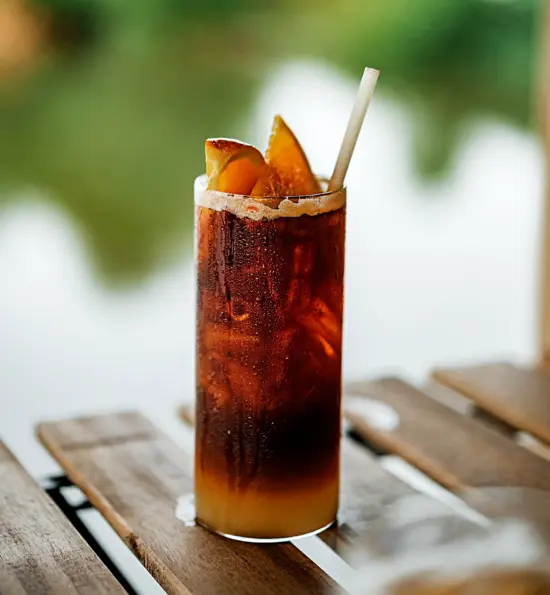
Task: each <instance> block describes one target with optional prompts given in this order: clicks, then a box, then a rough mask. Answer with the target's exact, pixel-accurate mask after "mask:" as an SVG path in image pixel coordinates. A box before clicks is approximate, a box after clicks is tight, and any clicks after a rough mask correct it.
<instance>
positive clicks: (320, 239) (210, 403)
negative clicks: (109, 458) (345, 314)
mask: <svg viewBox="0 0 550 595" xmlns="http://www.w3.org/2000/svg"><path fill="white" fill-rule="evenodd" d="M321 183H322V184H324V187H326V182H324V181H322V180H321ZM345 202H346V191H345V189H344V190H341V191H338V192H332V193H328V192H326V193H322V194H318V195H313V196H306V197H296V198H286V199H280V198H268V199H265V198H252V197H244V196H235V195H231V194H225V193H221V192H217V191H213V190H208V189H206V180H205V176H201V177H200V178H197V180H196V182H195V204H196V213H195V214H196V227H195V231H196V260H197V276H198V288H197V352H196V354H197V401H196V450H195V504H196V511H197V520H198V521H199V522H200V523H201V524H203V525H204V526H206V527H208V528H210V529H212V530H213V531H216V532H217V533H221V534H223V535H226V536H228V537H233V538H237V539H243V540H250V541H284V540H287V539H291V538H294V537H298V536H301V535H307V534H311V533H316V532H319V531H322V530H323V529H325V528H326V527H328V526H330V525H331V524H332V523H333V522H334V521H335V519H336V513H337V508H338V491H339V448H340V392H341V367H342V355H341V353H342V310H343V281H344V238H345Z"/></svg>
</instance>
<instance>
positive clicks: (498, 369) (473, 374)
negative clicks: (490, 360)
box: [433, 363, 550, 443]
mask: <svg viewBox="0 0 550 595" xmlns="http://www.w3.org/2000/svg"><path fill="white" fill-rule="evenodd" d="M433 377H434V379H435V380H437V382H440V383H441V384H443V385H445V386H448V387H450V388H452V389H454V390H456V391H458V392H460V393H462V394H464V395H465V396H467V397H468V398H470V399H472V401H474V402H475V403H476V405H478V406H479V407H480V408H482V409H484V410H486V411H488V412H489V413H491V414H492V415H494V416H495V417H497V418H499V419H501V420H503V421H505V422H507V423H508V424H510V425H512V426H514V427H516V428H517V429H518V430H523V431H526V432H530V433H531V434H533V436H536V437H537V438H540V439H541V440H543V441H544V442H547V443H550V378H549V377H548V376H547V375H546V374H543V373H540V372H537V371H535V370H527V369H522V368H519V367H516V366H513V365H511V364H507V363H496V364H485V365H479V366H470V367H463V368H451V369H439V370H435V371H434V372H433Z"/></svg>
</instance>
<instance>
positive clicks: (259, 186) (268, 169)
mask: <svg viewBox="0 0 550 595" xmlns="http://www.w3.org/2000/svg"><path fill="white" fill-rule="evenodd" d="M291 194H293V193H292V191H291V189H290V188H287V187H285V185H284V182H283V180H282V179H281V176H280V175H279V172H278V171H277V170H276V169H275V168H274V167H273V166H272V165H270V164H269V163H264V165H263V167H262V168H260V175H259V177H258V181H257V182H256V184H255V185H254V188H253V189H252V192H251V193H250V195H251V196H289V195H291Z"/></svg>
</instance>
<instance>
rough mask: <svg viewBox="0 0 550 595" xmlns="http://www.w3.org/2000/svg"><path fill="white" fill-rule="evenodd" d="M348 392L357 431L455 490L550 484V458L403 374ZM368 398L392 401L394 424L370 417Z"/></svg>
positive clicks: (348, 415) (349, 411)
mask: <svg viewBox="0 0 550 595" xmlns="http://www.w3.org/2000/svg"><path fill="white" fill-rule="evenodd" d="M345 393H346V398H345V399H344V412H345V416H346V418H347V419H348V420H349V421H350V423H351V424H352V426H353V427H354V428H355V429H356V430H357V432H359V433H360V434H361V435H362V436H364V437H365V438H366V439H367V440H370V441H372V442H374V443H375V444H377V445H379V446H381V447H382V448H384V449H386V450H387V451H389V452H391V453H394V454H398V455H400V456H401V457H403V458H404V459H405V460H407V461H408V462H410V463H411V464H413V465H415V466H416V467H418V468H419V469H420V470H422V471H423V472H424V473H426V474H427V475H429V476H430V477H432V478H433V479H435V480H436V481H438V482H440V483H441V484H442V485H444V486H445V487H447V488H449V489H451V490H453V491H460V490H465V489H467V488H481V487H495V486H515V487H528V488H536V489H542V490H550V464H549V462H548V461H546V460H544V459H541V458H539V457H538V456H536V455H534V454H532V453H531V452H529V451H527V450H526V449H524V448H522V447H520V446H518V445H517V444H515V443H514V442H513V441H511V440H510V439H508V438H507V437H505V436H503V435H501V434H499V433H498V432H497V431H495V430H493V429H491V428H489V427H487V426H485V425H482V424H480V423H478V422H477V421H475V420H473V419H471V418H468V417H466V416H464V415H461V414H460V413H457V412H456V411H454V410H452V409H450V408H448V407H446V406H445V405H443V404H441V403H439V402H437V401H435V400H434V399H432V398H430V397H429V396H427V395H425V394H423V393H422V392H420V391H419V390H417V389H416V388H414V387H412V386H411V385H409V384H407V383H405V382H403V381H401V380H399V379H396V378H386V379H381V380H376V381H373V382H365V383H357V384H354V385H352V386H350V387H348V388H347V389H346V391H345ZM365 398H370V399H374V400H376V401H377V402H379V403H382V404H383V406H386V407H389V408H390V410H391V411H392V412H393V415H394V419H393V421H394V424H393V426H391V427H390V425H388V424H387V425H386V426H384V425H383V424H382V423H381V422H380V420H377V419H373V418H372V417H369V414H368V408H367V407H365V406H362V402H361V399H363V400H364V399H365Z"/></svg>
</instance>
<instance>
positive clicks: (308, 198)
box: [195, 174, 346, 221]
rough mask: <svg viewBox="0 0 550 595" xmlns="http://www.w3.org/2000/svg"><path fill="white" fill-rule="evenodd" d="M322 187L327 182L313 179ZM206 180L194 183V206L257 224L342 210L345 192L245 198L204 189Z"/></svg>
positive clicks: (324, 179) (242, 195) (335, 191)
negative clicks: (244, 218)
mask: <svg viewBox="0 0 550 595" xmlns="http://www.w3.org/2000/svg"><path fill="white" fill-rule="evenodd" d="M317 179H318V180H319V182H320V183H321V184H322V186H323V187H325V188H326V187H327V184H328V180H327V179H326V178H323V177H318V178H317ZM206 181H207V177H206V174H202V175H200V176H198V177H197V178H196V179H195V204H196V205H198V206H201V207H205V208H208V209H212V210H214V211H229V212H230V213H233V214H234V215H236V216H238V217H246V218H248V219H253V220H255V221H259V220H261V219H279V218H281V217H301V216H302V215H310V216H315V215H320V214H322V213H329V212H330V211H336V210H338V209H340V208H342V207H343V206H344V205H345V204H346V188H345V187H344V188H341V189H340V190H334V191H332V192H330V191H325V192H320V193H317V194H308V195H297V196H283V197H280V196H277V197H274V196H265V197H264V196H262V197H257V196H248V195H244V194H230V193H227V192H220V191H219V190H209V189H208V188H207V187H206Z"/></svg>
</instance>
